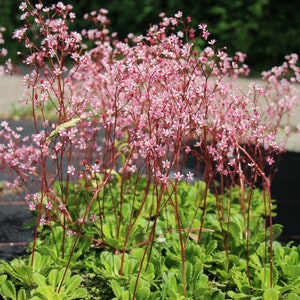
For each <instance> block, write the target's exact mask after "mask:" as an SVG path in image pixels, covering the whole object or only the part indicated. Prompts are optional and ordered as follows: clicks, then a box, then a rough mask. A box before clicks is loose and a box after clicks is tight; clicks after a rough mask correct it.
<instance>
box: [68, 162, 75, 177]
mask: <svg viewBox="0 0 300 300" xmlns="http://www.w3.org/2000/svg"><path fill="white" fill-rule="evenodd" d="M75 171H76V169H75V167H74V166H73V165H70V166H68V170H67V173H68V174H70V175H72V176H73V175H74V174H75Z"/></svg>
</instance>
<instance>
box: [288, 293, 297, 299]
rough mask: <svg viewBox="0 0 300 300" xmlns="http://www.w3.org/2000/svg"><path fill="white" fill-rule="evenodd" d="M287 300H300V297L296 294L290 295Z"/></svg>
mask: <svg viewBox="0 0 300 300" xmlns="http://www.w3.org/2000/svg"><path fill="white" fill-rule="evenodd" d="M286 300H300V296H298V295H297V294H295V293H289V294H288V296H287V297H286Z"/></svg>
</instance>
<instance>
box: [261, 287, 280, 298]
mask: <svg viewBox="0 0 300 300" xmlns="http://www.w3.org/2000/svg"><path fill="white" fill-rule="evenodd" d="M278 296H279V293H278V291H277V290H276V289H275V288H270V289H267V290H265V291H264V294H263V299H264V300H277V299H278Z"/></svg>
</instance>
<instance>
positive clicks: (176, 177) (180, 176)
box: [174, 172, 184, 181]
mask: <svg viewBox="0 0 300 300" xmlns="http://www.w3.org/2000/svg"><path fill="white" fill-rule="evenodd" d="M183 177H184V175H183V174H181V173H180V172H176V173H175V174H174V178H175V180H177V181H181V180H182V179H183Z"/></svg>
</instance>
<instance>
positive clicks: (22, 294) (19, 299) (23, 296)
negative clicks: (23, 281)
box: [17, 288, 27, 300]
mask: <svg viewBox="0 0 300 300" xmlns="http://www.w3.org/2000/svg"><path fill="white" fill-rule="evenodd" d="M17 300H27V296H26V292H25V290H24V289H23V288H21V289H20V290H19V292H18V295H17Z"/></svg>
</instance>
